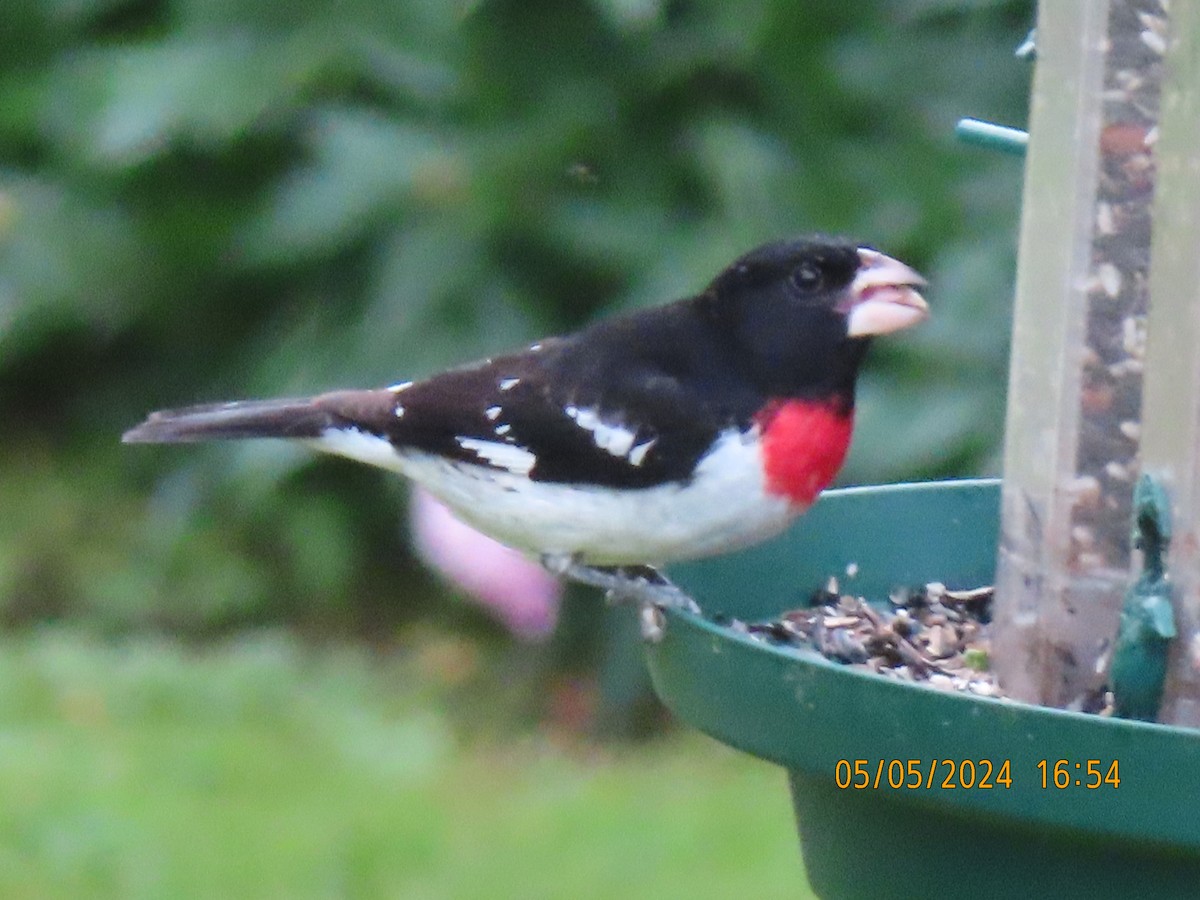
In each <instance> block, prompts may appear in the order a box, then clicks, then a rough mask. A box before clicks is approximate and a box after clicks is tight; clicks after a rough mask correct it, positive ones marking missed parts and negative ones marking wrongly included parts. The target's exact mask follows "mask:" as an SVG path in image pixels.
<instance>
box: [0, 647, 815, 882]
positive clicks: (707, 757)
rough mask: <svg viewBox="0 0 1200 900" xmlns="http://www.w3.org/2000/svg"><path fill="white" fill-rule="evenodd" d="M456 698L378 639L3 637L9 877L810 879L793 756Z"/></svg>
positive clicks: (0, 764)
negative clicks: (486, 717)
mask: <svg viewBox="0 0 1200 900" xmlns="http://www.w3.org/2000/svg"><path fill="white" fill-rule="evenodd" d="M449 720H450V717H449V716H448V714H447V712H446V711H445V709H444V700H443V699H442V698H441V697H440V696H439V694H438V692H437V691H436V689H434V688H432V687H430V686H429V685H428V684H427V683H423V681H422V677H421V674H420V672H419V667H413V666H406V665H399V664H389V663H387V662H381V661H379V660H374V661H373V660H372V659H371V658H370V657H369V656H368V655H367V654H366V653H364V652H360V651H352V650H345V649H341V650H338V649H334V650H328V649H326V650H312V649H304V648H302V647H300V646H299V645H297V644H296V643H294V642H292V641H290V640H287V639H285V638H280V637H277V636H276V637H270V636H268V637H257V638H254V639H247V640H242V641H239V642H231V643H226V644H223V645H219V646H216V647H211V648H208V649H205V650H199V651H198V650H189V649H184V648H182V647H180V646H179V645H176V644H173V643H169V642H150V641H145V640H143V641H134V642H130V641H123V642H120V643H105V642H101V641H99V640H97V639H94V638H88V637H84V636H80V635H78V634H76V633H74V632H70V631H61V630H48V631H45V632H40V633H35V634H31V635H26V636H21V637H13V636H9V637H5V638H0V896H3V897H5V898H22V897H28V898H39V900H40V898H55V897H64V898H65V897H70V898H87V897H113V898H118V897H119V898H142V897H146V898H160V897H171V898H189V897H213V898H218V897H220V898H240V897H253V898H259V897H264V898H275V897H278V898H309V897H403V898H410V897H411V898H425V897H429V898H437V897H489V898H491V897H497V898H507V897H519V898H539V897H546V898H558V897H572V898H576V897H579V898H586V897H620V898H636V897H655V898H661V897H675V896H687V897H692V898H703V897H713V898H725V897H730V896H753V897H756V898H761V897H796V896H804V895H805V881H804V875H803V868H802V865H801V862H800V858H799V854H798V852H797V848H796V839H795V831H794V828H793V825H792V821H791V812H790V807H789V804H788V799H787V793H786V783H785V779H784V776H783V773H782V772H781V771H779V770H778V769H775V768H773V767H771V766H768V765H767V764H765V763H762V762H759V761H757V760H753V759H751V758H749V757H745V756H742V755H739V754H736V753H734V752H733V751H730V750H727V749H725V748H723V747H721V746H719V745H717V744H715V743H713V742H711V741H708V740H706V739H704V738H701V737H699V736H696V735H692V734H681V735H673V736H671V737H668V738H666V739H663V740H660V741H657V742H655V743H652V744H650V745H644V746H636V747H630V748H627V749H622V750H620V751H612V750H601V749H598V748H594V747H586V746H585V747H581V746H578V745H573V746H563V745H562V742H561V741H555V740H551V739H549V738H548V737H547V736H546V735H545V734H534V735H525V736H516V737H511V738H505V739H500V738H496V737H492V738H489V739H487V740H482V739H478V738H476V739H473V740H467V739H465V738H463V737H462V736H461V734H460V733H459V731H458V730H456V729H454V728H452V727H451V726H450V724H448V723H449Z"/></svg>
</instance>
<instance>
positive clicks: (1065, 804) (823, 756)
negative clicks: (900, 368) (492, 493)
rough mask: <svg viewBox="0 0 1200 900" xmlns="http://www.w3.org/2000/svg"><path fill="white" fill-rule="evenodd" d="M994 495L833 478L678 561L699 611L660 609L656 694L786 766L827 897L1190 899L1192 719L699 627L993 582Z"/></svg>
mask: <svg viewBox="0 0 1200 900" xmlns="http://www.w3.org/2000/svg"><path fill="white" fill-rule="evenodd" d="M999 509H1000V486H999V482H997V481H990V480H989V481H957V482H938V483H929V484H904V485H891V486H885V487H869V488H848V489H845V490H839V491H831V492H829V493H827V494H826V495H824V496H823V497H822V499H821V500H820V501H819V502H818V503H817V504H816V506H814V507H813V508H812V510H810V511H809V512H808V513H807V514H806V515H805V516H804V517H803V518H802V519H801V520H800V522H799V523H798V525H797V526H796V527H795V528H794V529H792V530H791V531H790V532H789V533H788V534H787V535H785V536H783V537H782V538H779V539H777V540H776V541H773V542H771V543H769V544H764V545H761V546H759V547H756V548H754V549H751V550H748V551H744V552H742V553H739V554H736V555H734V556H729V557H723V558H721V559H718V560H712V561H705V562H701V563H695V564H692V565H690V566H687V567H682V568H680V569H679V570H678V571H676V572H675V573H673V574H674V577H675V580H676V581H677V582H678V583H679V584H680V586H681V587H683V588H685V589H686V590H689V591H691V592H692V593H693V596H696V597H698V598H700V600H701V605H702V606H703V608H704V610H705V615H704V616H696V615H691V614H687V613H678V612H670V613H668V614H667V620H666V627H665V630H664V634H663V639H662V640H661V641H660V642H659V643H657V644H651V645H648V649H647V655H648V660H649V665H650V671H651V676H652V677H653V679H654V684H655V688H656V690H657V691H658V694H659V696H660V697H661V698H662V699H663V701H664V702H665V703H666V705H667V706H668V707H669V708H670V709H671V710H672V711H673V712H674V713H675V714H676V715H678V716H679V717H680V718H681V719H683V720H685V721H687V722H689V723H690V724H692V725H693V726H695V727H696V728H698V729H700V730H701V731H703V732H705V733H707V734H709V735H710V736H712V737H714V738H716V739H718V740H720V741H722V742H724V743H726V744H730V745H731V746H734V747H737V748H739V749H741V750H744V751H746V752H748V753H752V754H754V755H755V756H759V757H761V758H763V759H766V760H769V761H771V762H775V763H778V764H779V765H781V766H783V767H784V768H786V769H787V770H788V775H789V778H790V780H791V788H792V797H793V801H794V805H795V810H796V818H797V822H798V823H799V830H800V845H801V848H802V850H803V853H804V859H805V865H806V868H807V870H808V877H809V880H810V882H811V884H812V885H813V887H814V889H815V890H816V891H817V893H818V894H819V895H820V896H822V897H846V898H849V897H864V898H872V900H878V898H884V897H913V898H930V897H1024V896H1028V895H1029V894H1030V893H1031V892H1032V893H1033V895H1035V896H1046V897H1056V898H1058V897H1089V898H1095V897H1154V898H1162V897H1195V896H1197V895H1198V892H1200V813H1198V812H1197V810H1196V799H1197V796H1198V794H1197V793H1196V788H1197V783H1198V780H1200V764H1198V762H1197V761H1198V760H1200V732H1197V731H1195V730H1192V729H1178V728H1168V727H1165V726H1162V725H1152V724H1145V723H1141V722H1132V721H1127V720H1119V719H1112V718H1102V717H1100V716H1094V715H1085V714H1082V713H1070V712H1064V711H1062V710H1057V709H1049V708H1044V707H1038V706H1032V705H1027V704H1022V703H1013V702H1009V701H1004V700H996V699H990V698H984V697H973V696H968V695H965V694H957V693H948V692H945V691H942V690H938V689H935V688H931V687H926V686H923V685H917V684H909V683H904V682H901V681H898V680H892V679H885V678H883V677H880V676H876V675H873V674H870V673H866V672H860V671H856V670H852V669H850V668H847V667H846V666H842V665H839V664H837V663H834V662H830V661H828V660H826V659H824V658H823V657H821V656H819V655H818V654H816V653H815V652H804V651H798V650H795V649H791V648H785V647H776V646H772V645H770V644H768V643H765V642H763V641H761V640H759V639H756V638H754V637H751V636H750V635H747V634H742V633H738V632H736V631H734V630H732V629H730V628H727V627H725V626H723V625H720V624H715V623H714V622H713V621H712V619H713V618H716V619H718V620H720V619H722V617H731V618H737V619H741V620H743V621H748V622H753V621H766V620H769V619H772V618H775V617H777V616H778V615H779V613H780V612H781V611H783V610H787V609H793V608H796V607H797V606H800V605H803V604H804V603H805V602H806V601H807V598H808V597H809V596H810V595H811V594H812V592H813V591H814V590H816V589H818V588H820V587H821V586H822V585H824V584H825V583H826V581H827V579H828V578H829V576H831V575H837V576H840V577H842V579H843V585H844V586H845V588H846V589H848V590H852V591H853V592H854V593H856V594H861V595H862V596H865V597H866V598H868V599H869V600H876V601H883V602H887V598H888V595H889V593H890V592H891V591H892V590H894V589H895V588H896V587H897V586H900V585H922V584H925V583H926V582H929V581H941V582H943V583H945V584H946V585H947V586H948V587H950V588H968V589H969V588H974V587H978V586H979V585H983V584H991V583H992V579H993V577H994V570H995V564H996V544H997V540H998V530H999ZM848 568H849V570H850V571H854V572H855V573H856V574H855V577H854V578H853V579H851V580H849V581H846V580H845V573H846V571H847V569H848ZM860 760H861V761H862V762H861V763H859V762H858V761H860ZM1064 760H1065V762H1062V763H1060V761H1064ZM1089 760H1096V761H1098V762H1097V763H1095V764H1094V765H1093V766H1092V767H1091V770H1090V771H1092V772H1093V773H1094V772H1096V771H1099V772H1100V778H1099V780H1100V784H1099V786H1095V787H1088V783H1089V782H1091V783H1093V784H1095V782H1096V781H1097V777H1096V776H1095V775H1094V774H1093V775H1090V776H1089V763H1088V761H1089ZM910 761H915V762H914V763H913V764H912V771H915V772H916V773H917V775H919V777H917V776H912V775H910V769H909V765H910ZM1114 763H1115V764H1116V769H1115V773H1114V774H1115V779H1109V780H1108V781H1105V780H1104V776H1106V775H1108V774H1109V773H1110V771H1112V769H1111V767H1112V765H1113V764H1114ZM856 765H857V769H856ZM881 767H882V768H881ZM877 771H881V775H880V777H879V780H878V782H876V772H877ZM986 772H990V773H991V777H990V778H989V779H988V781H989V782H990V783H991V785H992V786H991V787H983V786H982V782H983V779H984V775H985V773H986ZM856 773H858V774H856ZM861 773H865V776H863V775H861ZM931 775H932V779H931ZM1005 775H1007V776H1008V777H1007V778H1005V777H1004V776H1005ZM864 777H865V779H866V781H867V782H868V784H867V785H866V786H865V787H858V786H856V785H857V784H859V783H861V781H862V780H863V778H864ZM998 778H1003V779H1004V781H1007V782H1010V784H1009V785H1008V786H1006V785H1005V784H1003V783H1001V782H1000V781H998V780H997V779H998ZM1114 780H1115V781H1116V782H1117V783H1116V784H1114V783H1113V781H1114ZM847 781H849V782H850V783H849V785H848V786H839V785H846V783H847ZM889 781H890V783H889ZM897 782H902V785H901V786H900V787H893V786H892V785H894V784H896V783H897ZM914 783H915V784H917V786H915V787H908V786H907V785H908V784H914ZM968 785H970V786H968Z"/></svg>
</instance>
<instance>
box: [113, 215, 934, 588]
mask: <svg viewBox="0 0 1200 900" xmlns="http://www.w3.org/2000/svg"><path fill="white" fill-rule="evenodd" d="M921 284H923V282H922V280H921V278H920V277H919V276H918V275H917V274H916V273H915V272H913V271H912V270H911V269H909V268H908V267H907V266H904V265H903V264H901V263H899V262H897V261H896V260H894V259H891V258H890V257H887V256H884V255H883V254H881V253H879V252H877V251H875V250H872V249H870V248H864V247H857V246H855V245H854V244H852V243H848V242H844V241H836V240H828V239H820V238H807V239H798V240H791V241H781V242H778V243H774V244H769V245H767V246H764V247H761V248H759V249H758V250H755V251H753V252H751V253H749V254H747V255H745V256H743V257H742V258H741V259H739V260H737V261H736V262H734V263H733V264H732V265H731V266H729V267H728V268H727V269H725V270H724V271H723V272H722V273H721V274H720V275H718V276H717V278H715V279H714V280H713V282H712V283H711V284H710V285H709V286H708V287H707V288H706V289H705V290H704V291H703V292H701V293H700V294H698V295H696V296H694V297H690V298H687V299H684V300H680V301H676V302H674V303H671V304H668V305H665V306H662V307H658V308H655V309H648V310H643V311H638V312H633V313H628V314H625V315H621V316H616V317H613V318H609V319H606V320H603V321H600V322H598V323H596V324H594V325H592V326H590V327H588V328H585V329H583V330H581V331H579V332H577V333H575V334H572V335H568V336H564V337H556V338H549V339H546V340H544V341H541V342H538V343H535V344H533V345H531V346H529V347H527V348H526V349H524V350H522V351H520V352H517V353H512V354H508V355H504V356H497V357H494V358H491V359H487V360H484V361H482V362H479V363H476V364H474V365H468V366H463V367H461V368H456V369H451V370H449V371H446V372H444V373H442V374H439V375H435V376H433V377H431V378H429V379H427V380H424V381H419V382H415V383H410V382H405V383H401V384H396V385H393V386H391V387H388V388H380V389H376V390H355V391H335V392H332V393H327V394H322V395H319V396H316V397H312V398H305V399H295V400H265V401H242V402H235V403H225V404H218V405H209V406H196V407H189V408H186V409H180V410H167V411H161V412H156V413H153V414H151V415H150V417H149V418H148V419H147V420H146V421H145V422H144V423H143V424H141V425H139V426H138V427H136V428H134V429H132V430H131V431H129V432H128V433H127V434H126V435H125V440H126V441H128V442H135V443H177V442H186V441H199V440H213V439H226V438H268V437H269V438H290V439H296V440H301V441H304V442H307V443H309V444H311V445H312V446H314V447H316V448H317V449H320V450H324V451H327V452H331V453H336V454H340V455H342V456H347V457H350V458H353V459H357V460H360V461H363V462H366V463H369V464H372V465H376V466H380V467H382V468H386V469H391V470H393V471H397V472H399V473H401V474H403V475H405V476H407V477H409V478H412V479H413V480H414V481H416V482H418V483H420V484H421V485H423V486H424V487H425V488H426V489H428V490H429V491H430V492H431V493H433V494H434V495H435V496H437V497H438V498H439V499H441V500H442V501H443V502H444V503H446V505H447V506H449V507H450V508H451V509H452V510H453V511H454V512H455V513H456V514H457V515H458V516H460V517H461V518H462V519H464V520H465V521H467V522H468V523H469V524H472V525H474V526H475V527H477V528H478V529H479V530H481V531H483V532H485V533H487V534H489V535H491V536H493V537H495V538H496V539H498V540H500V541H501V542H503V543H506V544H509V545H511V546H514V547H517V548H518V549H521V550H524V551H526V552H529V553H531V554H534V555H536V556H538V557H540V558H542V559H544V560H545V559H550V560H558V561H559V563H558V564H557V568H558V569H559V570H560V571H567V570H569V566H570V564H573V563H581V564H587V565H590V566H623V565H633V564H660V563H665V562H669V561H672V560H677V559H687V558H695V557H699V556H705V555H709V554H714V553H719V552H723V551H725V550H728V549H733V548H735V547H739V546H742V545H745V544H748V543H752V542H754V541H757V540H761V539H764V538H766V537H770V536H772V535H774V534H776V533H778V532H779V531H780V530H781V529H783V528H784V527H785V526H786V525H787V523H788V522H789V521H790V520H791V519H792V518H793V517H794V516H795V515H797V514H798V513H799V512H802V511H803V509H804V508H806V507H807V505H808V504H809V503H811V502H812V500H813V498H814V497H815V496H816V493H817V492H818V491H820V490H821V489H822V488H824V487H825V486H826V484H827V483H828V482H829V480H831V479H832V478H833V476H834V474H835V473H836V470H837V468H838V466H839V465H840V463H841V460H842V457H843V456H844V454H845V450H846V445H847V444H848V441H849V435H850V422H851V417H852V411H853V405H854V380H855V377H856V375H857V372H858V367H859V364H860V363H861V361H862V358H863V355H864V353H865V350H866V346H867V342H868V338H869V337H871V336H872V335H875V334H883V333H887V332H890V331H895V330H897V329H900V328H904V327H907V326H909V325H912V324H915V323H916V322H918V321H920V320H921V319H923V318H924V317H925V316H926V314H927V307H926V305H925V303H924V301H923V299H922V298H921V297H920V295H919V294H918V293H917V290H916V288H917V287H919V286H920V285H921ZM563 561H566V562H563Z"/></svg>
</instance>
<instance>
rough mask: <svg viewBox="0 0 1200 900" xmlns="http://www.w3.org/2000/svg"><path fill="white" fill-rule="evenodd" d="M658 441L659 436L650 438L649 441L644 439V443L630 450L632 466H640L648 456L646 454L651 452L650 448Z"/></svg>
mask: <svg viewBox="0 0 1200 900" xmlns="http://www.w3.org/2000/svg"><path fill="white" fill-rule="evenodd" d="M657 443H658V438H650V440H648V441H642V443H640V444H638V445H637V446H636V447H634V448H633V449H632V450H630V451H629V464H630V465H631V466H640V465H641V464H642V461H643V460H644V459H645V458H646V454H647V453H649V452H650V448H651V447H653V446H654V445H655V444H657Z"/></svg>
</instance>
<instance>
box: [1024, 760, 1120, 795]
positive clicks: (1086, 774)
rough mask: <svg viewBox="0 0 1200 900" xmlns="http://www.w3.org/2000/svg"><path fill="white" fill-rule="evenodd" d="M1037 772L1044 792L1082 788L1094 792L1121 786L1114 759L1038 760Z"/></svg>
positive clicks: (1118, 769) (1117, 767) (1116, 762)
mask: <svg viewBox="0 0 1200 900" xmlns="http://www.w3.org/2000/svg"><path fill="white" fill-rule="evenodd" d="M1037 770H1038V772H1039V773H1040V774H1041V779H1042V787H1043V788H1044V789H1045V790H1059V791H1065V790H1066V789H1067V788H1084V789H1085V790H1089V791H1095V790H1100V789H1101V788H1113V789H1115V788H1119V787H1120V786H1121V766H1120V765H1119V764H1118V761H1117V760H1115V759H1114V760H1112V761H1110V762H1106V761H1104V760H1100V759H1078V760H1076V759H1039V760H1038V762H1037Z"/></svg>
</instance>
